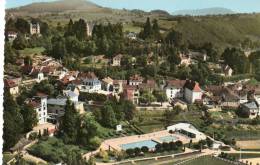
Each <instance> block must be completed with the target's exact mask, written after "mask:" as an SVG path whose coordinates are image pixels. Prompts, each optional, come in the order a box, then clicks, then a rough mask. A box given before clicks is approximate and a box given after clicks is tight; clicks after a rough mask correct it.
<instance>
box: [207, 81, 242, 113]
mask: <svg viewBox="0 0 260 165" xmlns="http://www.w3.org/2000/svg"><path fill="white" fill-rule="evenodd" d="M206 91H207V92H208V93H209V94H210V95H211V96H214V98H218V99H219V100H218V102H220V106H221V107H229V108H237V107H239V105H240V97H239V95H238V94H237V93H236V92H235V91H234V90H232V89H230V88H228V87H226V86H214V85H211V86H207V87H206Z"/></svg>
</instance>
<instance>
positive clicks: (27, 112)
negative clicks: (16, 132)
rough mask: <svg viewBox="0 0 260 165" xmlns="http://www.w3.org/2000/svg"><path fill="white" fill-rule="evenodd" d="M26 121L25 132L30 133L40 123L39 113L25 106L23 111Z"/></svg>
mask: <svg viewBox="0 0 260 165" xmlns="http://www.w3.org/2000/svg"><path fill="white" fill-rule="evenodd" d="M21 114H22V116H23V120H24V132H29V131H31V130H32V129H33V127H34V126H36V125H37V123H38V116H37V112H36V111H35V110H34V109H33V107H32V106H30V105H24V106H23V107H22V109H21Z"/></svg>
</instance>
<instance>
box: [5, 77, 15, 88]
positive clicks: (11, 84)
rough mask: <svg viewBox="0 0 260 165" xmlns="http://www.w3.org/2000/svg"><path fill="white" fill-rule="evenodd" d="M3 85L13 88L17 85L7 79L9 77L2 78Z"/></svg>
mask: <svg viewBox="0 0 260 165" xmlns="http://www.w3.org/2000/svg"><path fill="white" fill-rule="evenodd" d="M4 85H5V87H7V88H13V87H16V86H17V84H16V83H15V82H14V81H13V80H9V79H5V80H4Z"/></svg>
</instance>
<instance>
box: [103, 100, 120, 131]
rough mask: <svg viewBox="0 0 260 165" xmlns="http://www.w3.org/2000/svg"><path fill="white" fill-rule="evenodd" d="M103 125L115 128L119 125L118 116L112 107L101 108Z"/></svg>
mask: <svg viewBox="0 0 260 165" xmlns="http://www.w3.org/2000/svg"><path fill="white" fill-rule="evenodd" d="M101 114H102V121H101V123H102V125H103V126H105V127H110V128H114V127H115V126H116V124H117V120H116V116H115V113H114V111H113V108H112V106H111V105H105V106H104V107H102V108H101Z"/></svg>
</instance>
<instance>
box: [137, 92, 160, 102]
mask: <svg viewBox="0 0 260 165" xmlns="http://www.w3.org/2000/svg"><path fill="white" fill-rule="evenodd" d="M139 100H140V102H141V103H145V104H149V105H150V104H151V103H152V102H154V101H155V100H156V98H155V97H154V95H153V94H152V93H151V92H149V91H143V92H142V94H141V96H140V99H139Z"/></svg>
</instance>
